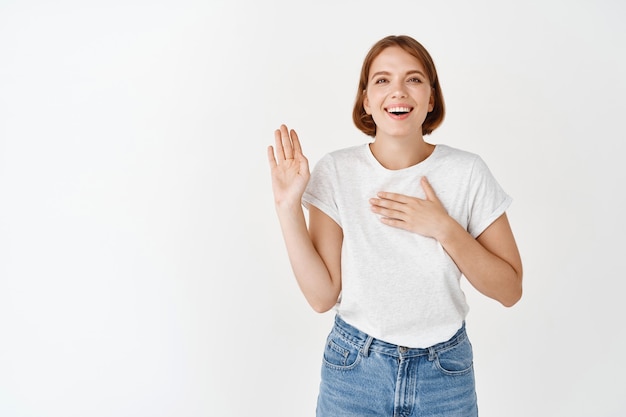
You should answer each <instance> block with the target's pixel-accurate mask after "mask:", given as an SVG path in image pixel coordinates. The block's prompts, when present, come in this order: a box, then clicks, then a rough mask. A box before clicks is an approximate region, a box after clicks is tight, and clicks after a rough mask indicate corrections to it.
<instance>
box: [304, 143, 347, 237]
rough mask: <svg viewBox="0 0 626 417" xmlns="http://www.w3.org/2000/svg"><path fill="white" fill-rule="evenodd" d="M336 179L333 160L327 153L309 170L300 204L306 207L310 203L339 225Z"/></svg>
mask: <svg viewBox="0 0 626 417" xmlns="http://www.w3.org/2000/svg"><path fill="white" fill-rule="evenodd" d="M337 181H338V178H337V170H336V167H335V163H334V160H333V158H332V156H331V155H329V154H327V155H325V156H324V157H322V158H321V159H320V160H319V161H318V162H317V164H316V165H315V168H313V171H312V172H311V178H310V179H309V183H308V184H307V187H306V190H305V191H304V195H303V196H302V205H303V206H304V207H305V208H306V209H309V206H311V205H312V206H315V207H317V208H318V209H320V210H321V211H322V212H324V213H325V214H326V215H327V216H328V217H330V218H331V219H333V220H334V221H335V222H336V223H337V224H338V225H339V226H341V218H340V215H339V208H338V205H337V189H338V182H337Z"/></svg>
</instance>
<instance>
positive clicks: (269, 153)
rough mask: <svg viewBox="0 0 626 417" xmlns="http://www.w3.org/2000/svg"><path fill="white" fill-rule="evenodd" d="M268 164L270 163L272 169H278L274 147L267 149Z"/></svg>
mask: <svg viewBox="0 0 626 417" xmlns="http://www.w3.org/2000/svg"><path fill="white" fill-rule="evenodd" d="M267 162H269V164H270V168H271V169H274V168H276V165H278V164H277V163H276V157H275V156H274V147H272V146H268V147H267Z"/></svg>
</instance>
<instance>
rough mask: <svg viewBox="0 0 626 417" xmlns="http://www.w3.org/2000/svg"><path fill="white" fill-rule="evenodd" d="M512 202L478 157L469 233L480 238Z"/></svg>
mask: <svg viewBox="0 0 626 417" xmlns="http://www.w3.org/2000/svg"><path fill="white" fill-rule="evenodd" d="M512 202H513V199H512V198H511V197H510V196H509V195H508V194H507V193H506V192H505V191H504V190H503V189H502V187H501V186H500V184H499V183H498V182H497V181H496V179H495V178H494V176H493V175H492V173H491V171H490V170H489V168H488V167H487V164H485V162H484V161H483V160H482V159H481V158H480V157H479V156H477V157H476V160H475V162H474V166H473V168H472V174H471V180H470V193H469V199H468V204H469V207H468V213H469V222H468V227H467V231H468V232H469V233H470V234H471V235H472V236H473V237H474V238H476V237H478V236H480V234H481V233H482V232H484V231H485V229H487V228H488V227H489V226H490V225H491V223H493V222H494V221H495V220H496V219H497V218H498V217H500V216H501V215H502V214H504V212H505V211H506V210H507V208H508V207H509V206H510V205H511V203H512Z"/></svg>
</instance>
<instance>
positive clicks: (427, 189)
mask: <svg viewBox="0 0 626 417" xmlns="http://www.w3.org/2000/svg"><path fill="white" fill-rule="evenodd" d="M421 183H422V188H423V189H424V193H426V199H427V200H430V201H439V199H438V198H437V194H435V190H433V187H432V186H431V185H430V183H429V182H428V179H426V177H422V180H421Z"/></svg>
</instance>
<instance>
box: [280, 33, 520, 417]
mask: <svg viewBox="0 0 626 417" xmlns="http://www.w3.org/2000/svg"><path fill="white" fill-rule="evenodd" d="M444 114H445V106H444V101H443V96H442V94H441V87H440V84H439V79H438V77H437V72H436V69H435V65H434V63H433V60H432V58H431V56H430V54H429V53H428V52H427V50H426V49H425V48H424V47H423V46H422V45H421V44H420V43H419V42H417V41H416V40H415V39H413V38H411V37H409V36H388V37H386V38H383V39H381V40H380V41H378V42H377V43H376V44H374V45H373V47H372V48H371V49H370V51H369V53H368V54H367V56H366V57H365V60H364V62H363V66H362V70H361V76H360V80H359V86H358V89H357V97H356V102H355V106H354V110H353V120H354V123H355V125H356V126H357V128H359V129H360V130H361V131H362V132H363V133H365V134H366V135H368V136H370V137H372V138H373V141H371V142H369V143H364V144H361V145H357V146H353V147H349V148H346V149H340V150H336V151H333V152H331V153H329V154H327V155H325V156H324V157H323V158H321V159H320V161H319V162H318V163H317V164H316V166H315V169H314V170H313V172H312V173H310V172H309V165H308V160H307V158H306V157H305V156H304V154H303V151H302V147H301V144H300V141H299V139H298V135H297V134H296V132H295V131H294V130H289V129H288V128H287V127H286V126H285V125H282V126H280V128H279V129H278V130H276V132H275V146H270V147H268V161H269V165H270V168H271V174H272V189H273V193H274V201H275V206H276V212H277V215H278V218H279V221H280V225H281V229H282V233H283V237H284V240H285V244H286V248H287V253H288V256H289V259H290V262H291V265H292V268H293V272H294V275H295V277H296V280H297V282H298V284H299V286H300V289H301V290H302V292H303V294H304V296H305V297H306V299H307V301H308V302H309V304H310V305H311V306H312V308H313V309H314V310H315V311H318V312H325V311H328V310H330V309H334V311H335V323H334V326H333V328H332V329H331V332H330V334H329V336H328V339H327V341H326V347H325V350H324V356H323V365H322V375H321V384H320V392H319V396H318V404H317V415H318V416H320V417H321V416H334V417H336V416H392V415H402V416H446V417H451V416H462V417H471V416H476V415H477V414H478V410H477V399H476V391H475V385H474V369H473V356H472V346H471V344H470V342H469V339H468V336H467V332H466V329H465V318H466V316H467V312H468V305H467V303H466V300H465V296H464V294H463V291H462V290H461V286H460V280H461V278H462V276H464V277H465V278H466V279H467V280H468V281H469V282H470V283H471V284H472V285H473V286H474V287H475V288H476V289H477V290H478V291H480V292H481V293H483V294H485V295H486V296H488V297H490V298H493V299H495V300H498V301H499V302H500V303H502V304H503V305H504V306H512V305H514V304H515V303H516V302H517V301H518V300H519V299H520V297H521V295H522V262H521V258H520V255H519V251H518V249H517V245H516V243H515V239H514V236H513V233H512V231H511V228H510V226H509V222H508V220H507V216H506V209H507V208H508V207H509V205H510V203H511V198H510V197H509V196H508V195H507V194H506V193H505V192H504V190H503V189H502V188H501V187H500V185H499V184H498V183H497V181H496V180H495V178H494V177H493V176H492V174H491V172H490V171H489V169H488V167H487V166H486V164H485V163H484V162H483V160H482V159H481V158H480V157H479V156H478V155H476V154H473V153H470V152H467V151H463V150H460V149H456V148H453V147H450V146H446V145H443V144H437V145H434V144H431V143H428V142H426V141H425V140H424V136H425V135H428V134H430V133H431V132H432V131H433V130H434V129H436V128H437V127H438V126H439V125H440V124H441V122H442V121H443V118H444ZM303 206H304V207H305V208H307V209H308V213H309V222H308V227H307V222H306V220H305V217H304V210H303Z"/></svg>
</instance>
